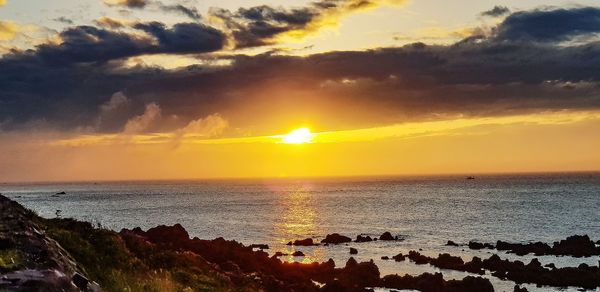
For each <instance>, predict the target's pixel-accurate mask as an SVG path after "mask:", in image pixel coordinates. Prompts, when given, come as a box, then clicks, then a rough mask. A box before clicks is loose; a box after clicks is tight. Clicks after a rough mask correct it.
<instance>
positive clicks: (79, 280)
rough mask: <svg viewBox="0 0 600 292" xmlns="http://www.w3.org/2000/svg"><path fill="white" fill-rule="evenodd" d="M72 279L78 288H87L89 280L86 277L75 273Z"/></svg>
mask: <svg viewBox="0 0 600 292" xmlns="http://www.w3.org/2000/svg"><path fill="white" fill-rule="evenodd" d="M72 281H73V284H75V286H77V288H79V289H81V290H83V291H85V290H87V288H88V284H89V283H90V281H89V280H88V279H87V278H86V277H84V276H82V275H81V274H79V273H75V274H74V275H73V279H72Z"/></svg>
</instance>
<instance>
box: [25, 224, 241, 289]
mask: <svg viewBox="0 0 600 292" xmlns="http://www.w3.org/2000/svg"><path fill="white" fill-rule="evenodd" d="M37 220H38V223H39V224H40V225H41V226H44V229H45V231H46V233H47V235H48V236H50V237H51V238H53V239H55V240H56V241H57V242H58V243H59V244H60V245H61V246H62V247H63V248H64V249H66V250H67V251H68V252H69V253H70V254H71V255H72V256H73V258H74V259H75V261H76V262H77V263H78V265H79V267H80V268H81V269H82V270H83V271H84V272H85V274H86V275H87V277H88V278H89V279H91V280H93V281H96V282H98V283H99V284H100V286H101V287H102V289H103V290H104V291H233V290H238V289H234V288H233V287H232V285H231V283H230V282H228V281H227V280H225V279H223V278H222V277H220V276H219V275H217V274H216V273H215V272H214V271H211V270H209V269H203V268H201V267H198V265H195V263H197V258H196V257H197V255H194V254H191V255H190V254H185V253H180V252H175V251H162V250H156V249H151V250H140V249H141V248H138V250H133V251H131V250H129V249H128V247H127V246H126V244H125V242H124V241H123V239H122V238H121V236H120V235H119V234H118V233H116V232H114V231H110V230H107V229H102V228H94V227H93V226H92V225H91V224H90V223H87V222H79V221H76V220H73V219H41V218H39V217H38V219H37ZM238 288H239V287H238Z"/></svg>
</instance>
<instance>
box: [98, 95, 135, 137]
mask: <svg viewBox="0 0 600 292" xmlns="http://www.w3.org/2000/svg"><path fill="white" fill-rule="evenodd" d="M132 107H133V105H132V101H131V100H130V99H129V98H128V97H127V96H126V95H125V94H124V93H123V92H121V91H119V92H116V93H115V94H113V95H112V96H111V98H110V99H109V100H108V101H107V102H105V103H103V104H101V105H100V107H99V114H98V121H97V122H96V127H95V128H96V129H97V130H98V131H100V132H106V131H108V132H115V131H118V130H121V128H123V125H124V123H125V121H127V120H128V119H129V117H131V111H132Z"/></svg>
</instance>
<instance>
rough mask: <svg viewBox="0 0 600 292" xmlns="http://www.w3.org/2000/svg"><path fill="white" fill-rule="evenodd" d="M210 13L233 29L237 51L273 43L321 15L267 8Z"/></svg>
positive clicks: (302, 10)
mask: <svg viewBox="0 0 600 292" xmlns="http://www.w3.org/2000/svg"><path fill="white" fill-rule="evenodd" d="M210 13H211V16H212V17H215V18H218V19H220V20H221V21H223V23H224V24H225V26H226V27H227V28H228V29H229V30H231V32H232V35H233V39H234V41H235V44H236V47H238V48H245V47H256V46H263V45H266V44H270V43H272V42H273V38H274V37H275V36H276V35H278V34H280V33H283V32H287V31H291V30H296V29H302V28H304V27H305V26H306V25H308V24H309V23H310V22H311V21H312V20H313V18H314V17H316V16H317V15H318V11H317V10H315V9H314V8H302V9H294V10H285V9H277V8H272V7H270V6H266V5H265V6H257V7H252V8H240V9H239V10H238V11H237V12H236V13H232V12H230V11H229V10H226V9H212V10H211V11H210Z"/></svg>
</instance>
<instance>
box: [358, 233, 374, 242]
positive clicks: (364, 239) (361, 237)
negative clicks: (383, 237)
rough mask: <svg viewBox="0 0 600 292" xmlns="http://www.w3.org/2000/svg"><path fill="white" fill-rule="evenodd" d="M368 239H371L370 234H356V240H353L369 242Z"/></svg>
mask: <svg viewBox="0 0 600 292" xmlns="http://www.w3.org/2000/svg"><path fill="white" fill-rule="evenodd" d="M369 241H373V238H371V237H370V236H368V235H367V236H362V235H358V236H356V240H355V242H369Z"/></svg>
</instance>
